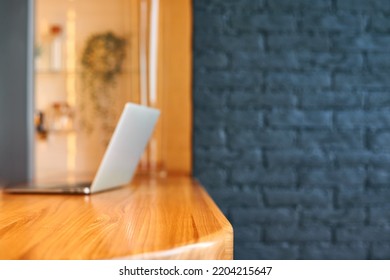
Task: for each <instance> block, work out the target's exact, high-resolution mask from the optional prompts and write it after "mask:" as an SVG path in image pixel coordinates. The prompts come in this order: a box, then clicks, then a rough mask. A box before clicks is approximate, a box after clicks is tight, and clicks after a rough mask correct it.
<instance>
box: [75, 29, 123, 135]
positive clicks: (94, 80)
mask: <svg viewBox="0 0 390 280" xmlns="http://www.w3.org/2000/svg"><path fill="white" fill-rule="evenodd" d="M125 47H126V40H125V39H124V38H122V37H119V36H118V35H116V34H114V33H113V32H104V33H98V34H94V35H92V36H90V38H89V39H88V40H87V42H86V44H85V47H84V51H83V52H82V56H81V67H82V76H81V79H82V91H81V92H82V94H80V110H79V111H80V127H81V128H82V129H85V130H86V131H87V132H92V131H93V130H94V129H96V128H99V129H101V130H102V131H103V133H104V134H105V135H106V136H107V138H108V139H109V137H110V136H111V134H112V132H113V130H114V128H115V121H116V113H117V109H116V108H115V106H114V101H115V96H113V93H114V91H113V89H114V88H115V86H116V83H117V78H118V75H119V74H121V72H122V64H123V61H124V59H125V56H126V49H125ZM96 126H98V127H96Z"/></svg>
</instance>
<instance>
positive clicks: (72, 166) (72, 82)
mask: <svg viewBox="0 0 390 280" xmlns="http://www.w3.org/2000/svg"><path fill="white" fill-rule="evenodd" d="M66 34H67V36H66V71H67V74H66V100H67V102H68V104H69V105H70V107H71V108H75V105H76V12H75V10H74V7H73V5H72V4H69V6H68V11H67V14H66ZM76 153H77V137H76V133H73V132H72V133H69V135H68V138H67V161H66V166H67V170H68V172H67V173H68V174H69V176H71V177H72V176H74V172H75V170H76ZM70 179H72V178H70Z"/></svg>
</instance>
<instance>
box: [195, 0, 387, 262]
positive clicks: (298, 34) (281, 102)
mask: <svg viewBox="0 0 390 280" xmlns="http://www.w3.org/2000/svg"><path fill="white" fill-rule="evenodd" d="M193 3H194V4H193V5H194V43H193V49H194V85H193V92H194V175H195V177H197V178H198V179H199V180H200V181H201V182H202V183H203V184H204V185H205V187H206V188H207V189H208V191H209V192H210V194H211V195H212V196H213V198H214V199H215V201H216V202H217V204H218V205H219V206H220V207H221V209H222V210H223V211H224V213H225V214H226V215H227V217H228V218H229V219H230V221H231V222H232V224H233V227H234V229H235V258H236V259H389V258H390V214H389V213H390V212H389V210H390V1H387V0H371V1H367V0H294V1H290V0H194V2H193Z"/></svg>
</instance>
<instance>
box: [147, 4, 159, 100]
mask: <svg viewBox="0 0 390 280" xmlns="http://www.w3.org/2000/svg"><path fill="white" fill-rule="evenodd" d="M159 5H160V0H152V4H151V15H150V39H149V42H150V44H149V58H150V61H149V90H150V95H149V96H150V100H149V101H150V105H152V106H155V105H156V103H157V66H158V65H157V61H158V33H159V32H158V27H159V24H158V23H159Z"/></svg>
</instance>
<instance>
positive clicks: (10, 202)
mask: <svg viewBox="0 0 390 280" xmlns="http://www.w3.org/2000/svg"><path fill="white" fill-rule="evenodd" d="M232 257H233V229H232V227H231V225H230V223H229V222H228V220H227V219H226V218H225V216H224V215H223V214H222V213H221V211H220V210H219V209H218V207H217V206H216V205H215V203H214V202H213V201H212V199H211V198H210V197H209V196H208V194H207V193H206V191H205V190H204V189H203V188H202V187H201V186H199V185H198V184H197V183H196V182H195V181H193V180H192V179H191V178H187V177H173V178H162V179H151V178H136V179H135V180H134V181H133V183H132V184H131V185H129V186H125V187H122V188H118V189H115V190H111V191H107V192H103V193H98V194H93V195H89V196H87V195H81V196H80V195H52V194H51V195H38V194H5V193H3V192H1V191H0V259H232Z"/></svg>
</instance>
